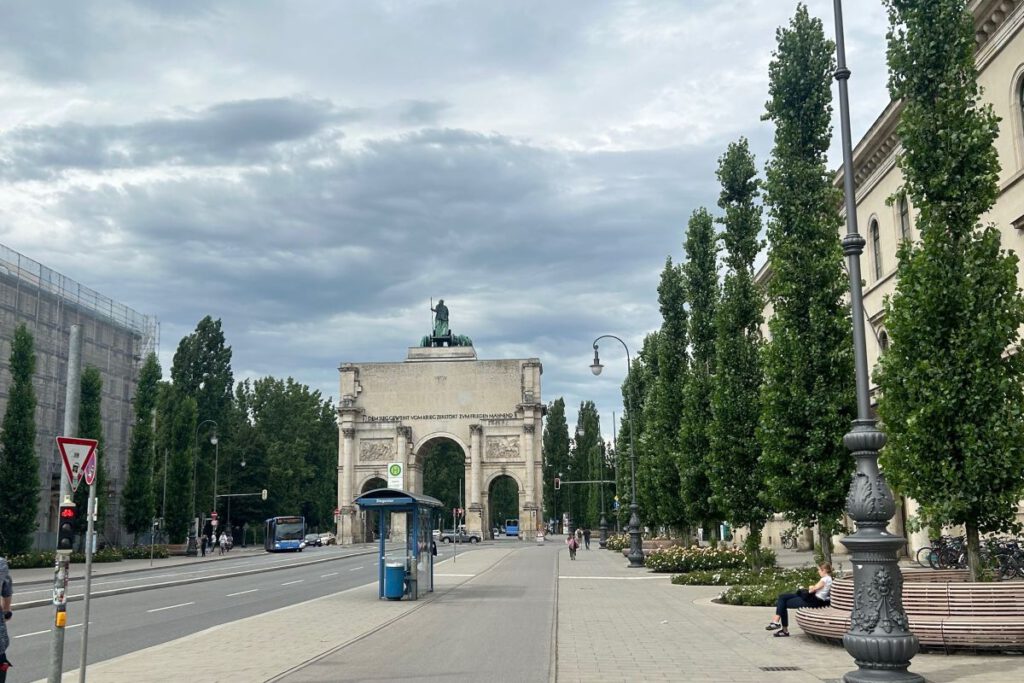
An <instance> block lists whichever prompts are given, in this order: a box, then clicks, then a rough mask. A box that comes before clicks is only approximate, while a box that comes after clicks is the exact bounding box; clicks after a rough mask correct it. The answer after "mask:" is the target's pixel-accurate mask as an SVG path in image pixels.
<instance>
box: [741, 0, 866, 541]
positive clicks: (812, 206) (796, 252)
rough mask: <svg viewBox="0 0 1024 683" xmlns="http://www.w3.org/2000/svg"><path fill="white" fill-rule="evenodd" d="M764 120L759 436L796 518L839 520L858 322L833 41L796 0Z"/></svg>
mask: <svg viewBox="0 0 1024 683" xmlns="http://www.w3.org/2000/svg"><path fill="white" fill-rule="evenodd" d="M777 39H778V48H777V49H776V51H775V54H774V58H773V59H772V62H771V65H770V66H769V74H770V85H769V95H770V99H769V101H768V104H767V113H766V114H765V117H764V118H766V119H768V120H770V121H772V122H773V123H774V124H775V147H774V149H773V150H772V157H771V160H770V161H769V163H768V169H767V179H766V182H765V200H766V203H767V205H768V207H769V215H770V221H769V224H768V241H769V244H770V248H769V254H768V263H769V265H770V267H771V279H770V280H769V282H768V297H769V300H770V302H771V304H772V308H773V311H774V313H773V316H772V318H771V320H770V321H769V323H768V325H769V329H770V330H771V341H770V343H769V344H768V345H767V348H766V349H765V353H764V373H765V378H764V387H763V391H762V395H761V401H762V417H761V431H760V439H761V443H762V449H763V454H762V458H761V459H762V463H763V465H764V468H765V472H766V490H767V492H768V496H769V498H770V502H771V503H772V505H773V507H774V508H775V509H776V510H778V511H781V512H785V513H786V514H787V517H788V518H789V519H790V520H791V521H792V522H794V523H797V524H800V525H803V526H811V525H813V524H815V523H818V524H820V525H821V528H822V529H823V530H824V531H825V533H824V534H823V535H824V536H825V537H826V538H827V537H829V536H830V535H831V533H832V532H833V531H835V530H836V528H837V524H838V520H839V518H840V516H841V513H842V510H843V505H844V503H845V500H846V492H847V488H848V486H849V477H850V473H851V472H852V471H853V456H852V455H851V454H850V453H849V451H848V450H847V449H846V447H845V446H844V445H843V443H842V437H843V435H844V434H845V433H846V432H847V431H849V427H850V421H851V420H852V419H853V406H854V397H853V390H854V383H853V376H854V372H853V348H852V343H853V342H852V332H851V330H852V326H851V322H850V317H849V313H848V310H847V306H846V304H845V303H844V300H843V296H844V293H845V291H846V280H845V276H844V273H843V269H842V253H841V251H840V245H839V240H838V239H837V238H836V236H837V234H838V231H839V226H840V216H839V212H838V206H839V203H840V196H839V194H838V191H837V190H836V189H835V188H834V187H833V185H832V173H831V172H830V171H829V170H828V168H827V167H826V161H827V152H828V147H829V143H830V140H831V125H830V121H831V116H832V105H831V99H832V90H831V81H832V74H833V71H834V68H835V64H834V62H833V53H834V45H833V44H832V42H831V41H829V40H826V38H825V34H824V29H823V27H822V24H821V21H820V20H818V19H813V18H811V17H810V16H809V15H808V13H807V8H806V7H805V6H803V5H800V6H798V8H797V12H796V15H795V16H794V17H793V19H792V21H791V22H790V25H789V27H787V28H780V29H779V30H778V33H777Z"/></svg>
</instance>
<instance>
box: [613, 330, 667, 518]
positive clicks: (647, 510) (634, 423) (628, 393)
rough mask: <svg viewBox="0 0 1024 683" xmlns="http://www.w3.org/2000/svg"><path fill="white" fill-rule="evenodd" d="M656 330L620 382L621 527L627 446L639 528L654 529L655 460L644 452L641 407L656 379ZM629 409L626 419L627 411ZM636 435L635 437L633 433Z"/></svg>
mask: <svg viewBox="0 0 1024 683" xmlns="http://www.w3.org/2000/svg"><path fill="white" fill-rule="evenodd" d="M660 336H661V332H660V331H655V332H651V333H650V334H648V335H647V336H646V337H644V343H643V346H641V347H640V351H639V353H637V355H636V356H635V357H633V359H632V368H631V369H630V371H629V375H628V376H627V377H626V379H625V380H623V382H622V401H623V405H625V407H626V412H625V414H624V415H623V416H622V422H621V425H620V429H619V438H618V443H616V444H615V448H616V450H617V451H618V459H619V468H618V471H619V477H620V479H621V480H622V485H620V486H619V487H618V488H619V505H620V507H619V518H620V521H621V523H622V525H623V526H625V525H626V524H627V523H628V522H629V517H630V510H629V506H630V501H631V499H632V488H631V486H632V482H631V481H630V477H631V473H630V466H631V465H630V458H631V457H632V456H631V453H630V444H631V443H632V445H633V446H635V448H636V497H637V501H636V502H637V505H638V507H639V508H640V512H639V514H640V525H641V526H656V525H657V524H658V523H659V522H658V518H657V496H658V489H657V476H656V473H655V471H654V470H655V467H656V465H655V461H654V458H653V457H650V454H649V453H647V452H646V451H645V450H644V448H643V447H644V445H645V441H644V429H645V425H646V422H647V420H646V418H645V413H646V411H645V408H646V401H647V395H648V392H649V390H650V387H651V386H652V385H653V383H654V379H655V378H656V377H657V363H658V359H657V346H658V341H659V337H660ZM630 405H632V407H633V413H634V414H633V416H632V419H630V415H629V409H630ZM634 431H635V432H636V433H635V434H634V433H633V432H634Z"/></svg>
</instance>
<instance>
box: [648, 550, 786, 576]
mask: <svg viewBox="0 0 1024 683" xmlns="http://www.w3.org/2000/svg"><path fill="white" fill-rule="evenodd" d="M754 560H757V562H758V563H759V564H774V563H775V553H773V552H772V551H770V550H767V551H766V550H764V549H762V550H759V551H758V552H757V553H756V556H751V555H749V554H747V553H746V552H744V551H743V550H741V549H739V548H724V549H719V548H711V547H708V548H699V547H697V546H693V547H690V548H684V547H682V546H675V547H672V548H662V549H659V550H652V551H650V552H649V553H647V557H646V559H645V561H644V564H645V566H647V568H648V569H651V570H653V571H656V572H693V571H700V570H710V569H740V568H743V567H748V566H750V565H751V563H752V562H753V561H754Z"/></svg>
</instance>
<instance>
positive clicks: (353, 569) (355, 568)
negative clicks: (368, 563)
mask: <svg viewBox="0 0 1024 683" xmlns="http://www.w3.org/2000/svg"><path fill="white" fill-rule="evenodd" d="M360 569H362V567H352V569H349V571H350V572H357V571H359V570H360Z"/></svg>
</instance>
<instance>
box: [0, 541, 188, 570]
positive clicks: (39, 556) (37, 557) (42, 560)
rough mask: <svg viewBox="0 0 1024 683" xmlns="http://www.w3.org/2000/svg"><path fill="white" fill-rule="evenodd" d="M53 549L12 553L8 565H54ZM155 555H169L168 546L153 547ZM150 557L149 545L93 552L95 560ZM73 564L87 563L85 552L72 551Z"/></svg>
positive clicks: (21, 567) (13, 567) (19, 567)
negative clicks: (20, 553) (19, 553)
mask: <svg viewBox="0 0 1024 683" xmlns="http://www.w3.org/2000/svg"><path fill="white" fill-rule="evenodd" d="M55 555H56V553H55V552H54V551H53V550H38V551H34V552H31V553H24V554H22V555H12V556H10V557H8V558H7V565H8V566H9V567H10V568H11V569H38V568H40V567H52V566H53V564H54V556H55ZM153 557H161V558H162V557H168V553H167V547H166V546H163V545H158V546H154V547H153ZM142 559H149V546H134V547H131V548H101V549H100V550H97V551H96V552H95V553H93V556H92V561H93V562H120V561H121V560H142ZM71 562H72V564H83V563H85V553H79V552H74V553H71Z"/></svg>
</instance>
